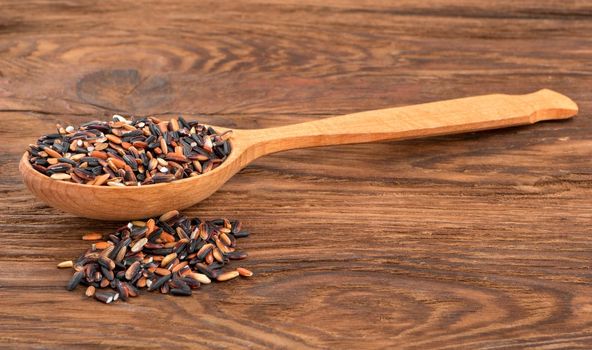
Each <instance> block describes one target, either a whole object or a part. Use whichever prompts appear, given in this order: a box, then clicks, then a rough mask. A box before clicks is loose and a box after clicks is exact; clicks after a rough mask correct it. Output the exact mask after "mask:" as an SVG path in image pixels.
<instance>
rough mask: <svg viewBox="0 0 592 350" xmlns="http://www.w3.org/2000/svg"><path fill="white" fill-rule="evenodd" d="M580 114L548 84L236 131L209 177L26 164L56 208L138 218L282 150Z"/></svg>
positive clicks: (179, 203)
mask: <svg viewBox="0 0 592 350" xmlns="http://www.w3.org/2000/svg"><path fill="white" fill-rule="evenodd" d="M577 112H578V106H577V105H576V104H575V103H574V102H573V101H572V100H571V99H569V98H568V97H566V96H564V95H561V94H559V93H557V92H554V91H551V90H546V89H544V90H540V91H537V92H535V93H531V94H528V95H514V96H512V95H501V94H496V95H485V96H476V97H467V98H461V99H456V100H448V101H441V102H432V103H425V104H420V105H414V106H407V107H396V108H387V109H381V110H375V111H367V112H360V113H354V114H348V115H343V116H339V117H332V118H325V119H320V120H315V121H311V122H306V123H301V124H294V125H287V126H282V127H276V128H269V129H256V130H234V132H233V136H232V138H231V142H232V147H233V150H232V153H231V154H230V156H229V157H228V159H227V160H226V161H225V162H224V163H223V164H222V165H221V166H220V167H218V168H216V169H214V170H213V171H211V172H209V173H207V174H204V175H200V176H196V177H191V178H187V179H182V180H178V181H173V182H170V183H161V184H155V185H146V186H141V187H111V186H92V185H81V184H77V183H73V182H64V181H56V180H53V179H50V178H49V177H47V176H45V175H43V174H41V173H39V172H38V171H36V170H35V169H33V167H32V166H31V165H30V164H29V161H28V159H27V153H25V154H24V155H23V157H22V159H21V162H20V165H19V169H20V172H21V173H22V175H23V177H24V182H25V184H26V185H27V187H28V188H29V189H30V190H31V192H33V193H34V194H35V195H36V196H37V197H39V199H41V200H42V201H44V202H46V203H48V204H49V205H51V206H54V207H56V208H60V209H62V210H64V211H67V212H70V213H73V214H75V215H79V216H84V217H88V218H94V219H102V220H130V219H139V218H145V217H149V216H155V215H160V214H162V213H164V212H166V211H169V210H172V209H183V208H187V207H189V206H191V205H193V204H195V203H197V202H199V201H201V200H204V199H205V198H207V197H209V196H210V195H211V194H212V193H214V192H215V191H216V190H217V189H218V188H220V187H221V186H222V185H223V184H224V183H225V182H226V181H227V180H228V179H230V177H232V176H233V175H234V174H236V173H237V172H238V171H239V170H241V169H242V168H244V167H245V166H247V165H248V164H249V163H250V162H252V161H253V160H255V159H257V158H259V157H261V156H264V155H266V154H270V153H274V152H280V151H285V150H289V149H295V148H305V147H317V146H328V145H339V144H347V143H363V142H373V141H382V140H401V139H411V138H417V137H425V136H435V135H444V134H455V133H463V132H469V131H478V130H485V129H494V128H501V127H508V126H516V125H524V124H532V123H536V122H538V121H541V120H549V119H565V118H569V117H572V116H574V115H575V114H576V113H577ZM215 129H217V130H220V131H224V130H226V129H224V128H219V127H215ZM319 157H322V153H319Z"/></svg>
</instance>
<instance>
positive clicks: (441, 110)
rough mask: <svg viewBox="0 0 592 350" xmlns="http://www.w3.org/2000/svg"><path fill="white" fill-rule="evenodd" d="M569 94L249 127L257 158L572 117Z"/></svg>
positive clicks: (482, 99) (480, 99)
mask: <svg viewBox="0 0 592 350" xmlns="http://www.w3.org/2000/svg"><path fill="white" fill-rule="evenodd" d="M577 112H578V106H577V105H576V104H575V102H573V101H572V100H571V99H570V98H568V97H566V96H564V95H562V94H560V93H557V92H555V91H552V90H548V89H543V90H539V91H537V92H534V93H531V94H526V95H503V94H494V95H484V96H474V97H466V98H459V99H455V100H447V101H439V102H431V103H425V104H419V105H413V106H406V107H396V108H387V109H379V110H374V111H367V112H360V113H353V114H347V115H343V116H338V117H331V118H324V119H320V120H315V121H310V122H305V123H300V124H292V125H287V126H282V127H275V128H268V129H259V130H248V133H249V138H250V139H251V141H252V142H253V145H254V146H256V147H255V149H256V150H257V152H256V153H257V156H262V155H265V154H269V153H274V152H279V151H283V150H289V149H295V148H306V147H316V146H328V145H339V144H347V143H364V142H374V141H381V140H401V139H411V138H418V137H427V136H436V135H445V134H456V133H463V132H471V131H478V130H486V129H495V128H503V127H509V126H517V125H525V124H533V123H536V122H538V121H541V120H549V119H565V118H569V117H572V116H574V115H575V114H576V113H577Z"/></svg>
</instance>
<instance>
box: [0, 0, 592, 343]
mask: <svg viewBox="0 0 592 350" xmlns="http://www.w3.org/2000/svg"><path fill="white" fill-rule="evenodd" d="M419 3H420V4H417V2H416V1H399V2H397V4H396V5H395V4H391V3H390V2H386V1H385V2H379V1H364V2H361V1H354V0H350V1H347V0H344V1H331V0H329V1H323V2H322V5H321V2H319V1H309V0H298V1H295V0H293V1H279V0H275V1H274V0H269V1H232V2H230V1H229V2H196V1H174V2H173V1H171V2H158V1H154V2H147V3H144V4H139V3H137V2H134V1H122V0H118V1H108V2H101V3H100V4H94V2H92V1H80V2H78V1H36V2H25V1H22V0H19V1H16V0H14V1H7V0H4V1H3V3H2V5H1V8H2V10H1V11H0V118H2V123H1V124H0V138H1V143H0V150H1V151H0V159H1V161H2V167H1V168H0V191H1V195H0V209H1V213H0V231H1V237H0V242H1V243H0V244H1V248H0V266H2V267H1V268H0V347H6V348H11V349H12V348H16V347H23V348H29V347H31V348H56V349H67V348H72V349H79V348H120V347H126V348H137V349H144V348H147V347H149V346H156V345H158V346H160V347H163V348H170V349H184V348H188V349H189V348H191V349H197V348H204V349H206V348H207V349H212V348H214V349H222V348H233V349H240V348H256V349H259V348H326V349H329V348H331V349H337V348H342V349H345V348H352V349H358V348H375V349H376V348H381V349H387V348H388V349H393V348H410V349H411V348H413V349H428V348H446V349H458V348H467V349H474V348H485V349H494V348H495V349H500V348H520V349H524V348H541V349H551V348H552V349H560V348H566V349H567V348H569V349H574V348H588V349H589V348H591V347H592V238H591V235H592V225H591V222H592V199H591V196H592V162H591V160H592V141H591V138H590V135H591V133H592V124H591V123H590V120H589V112H588V111H589V110H590V108H592V93H591V91H592V68H591V65H590V63H591V62H592V50H591V47H592V36H591V35H590V33H592V7H591V6H590V4H589V3H585V2H568V3H566V2H560V1H546V2H544V4H541V2H540V1H534V0H533V1H531V0H529V1H489V2H484V1H483V2H481V1H470V0H464V1H432V2H430V4H427V2H425V3H424V2H419ZM543 87H547V88H552V89H555V90H557V91H560V92H562V93H564V94H566V95H568V96H570V97H572V98H573V99H574V100H575V101H576V102H577V103H578V104H579V106H580V111H581V112H580V115H579V116H578V117H577V118H575V119H573V120H569V121H564V122H545V123H540V124H537V125H533V126H528V127H519V128H512V129H506V130H499V131H489V132H480V133H473V134H465V135H457V136H446V137H437V138H431V139H424V140H414V141H406V142H390V143H389V142H385V143H380V144H366V145H352V146H342V147H326V148H318V149H309V150H301V151H290V152H285V153H282V154H277V155H273V156H269V157H266V158H263V159H260V160H258V161H257V162H255V163H254V164H253V165H251V166H249V167H248V168H246V169H245V170H244V171H242V172H241V173H240V174H238V175H237V176H236V177H235V178H233V179H232V180H231V181H230V182H229V183H228V184H227V185H226V186H224V187H223V188H222V189H221V191H219V192H218V193H216V194H215V195H213V196H212V197H210V198H209V199H208V200H206V201H205V202H202V203H201V204H199V205H196V206H194V207H192V208H191V209H189V210H187V211H186V212H187V213H188V214H190V215H197V216H201V217H205V218H213V217H219V216H227V217H231V218H237V219H241V220H243V221H244V224H245V226H246V227H247V228H248V229H250V230H251V232H252V235H251V237H250V238H248V239H247V240H246V241H243V247H244V248H245V250H246V251H248V252H249V254H250V258H249V259H248V260H246V261H244V263H243V266H245V267H248V268H250V269H252V270H253V271H254V272H255V274H256V275H255V276H254V277H253V278H251V279H250V280H245V279H242V280H233V281H231V282H228V283H226V284H215V285H210V286H206V287H204V288H202V290H201V291H199V292H198V293H196V295H194V296H192V297H189V298H180V297H171V296H163V295H160V294H152V293H144V295H142V296H141V297H140V298H136V299H133V300H132V301H130V302H128V303H117V304H115V305H103V304H100V303H97V302H95V301H92V300H88V299H87V298H86V297H84V296H83V291H82V289H77V290H76V291H75V292H72V293H69V292H66V291H65V289H64V286H65V284H66V282H67V280H68V279H69V277H70V275H71V271H68V270H57V269H56V263H57V262H59V261H61V260H65V259H72V258H75V257H76V256H78V255H79V254H80V253H81V252H82V251H83V250H84V249H85V248H86V247H87V245H88V244H87V243H85V242H83V241H81V240H80V237H81V236H82V234H84V233H87V232H89V231H97V230H98V231H100V232H108V231H109V230H112V229H114V228H115V227H117V225H118V223H115V222H99V221H91V220H87V219H81V218H77V217H73V216H71V215H69V214H65V213H63V212H60V211H58V210H55V209H53V208H50V207H47V206H46V205H44V204H43V203H41V202H39V201H38V200H37V199H36V198H34V197H33V196H32V195H31V194H30V193H29V192H28V191H27V190H26V188H25V187H24V185H23V184H22V183H21V180H20V177H19V174H18V171H17V162H18V160H19V157H20V155H21V154H22V152H23V150H24V148H25V147H26V145H27V144H29V143H31V142H34V140H35V138H36V137H37V136H39V135H41V134H44V133H49V132H51V131H52V130H53V128H54V125H55V124H56V123H57V122H60V123H62V124H64V125H67V124H79V123H82V122H86V121H89V120H92V119H96V118H99V119H104V118H108V117H109V116H110V115H112V114H113V113H115V112H121V113H132V114H135V115H140V116H143V115H157V116H162V117H166V116H170V115H177V114H182V115H184V116H186V117H189V118H193V119H198V120H200V121H203V122H207V123H212V124H216V125H224V126H228V127H233V128H259V127H267V126H276V125H284V124H289V123H295V122H300V121H306V120H313V119H318V118H324V117H328V116H333V115H339V114H344V113H350V112H356V111H362V110H368V109H376V108H384V107H391V106H399V105H407V104H414V103H421V102H427V101H434V100H441V99H448V98H455V97H462V96H468V95H478V94H486V93H493V92H505V93H527V92H532V91H535V90H537V89H539V88H543ZM138 205H142V203H138ZM122 210H125V208H122Z"/></svg>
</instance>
